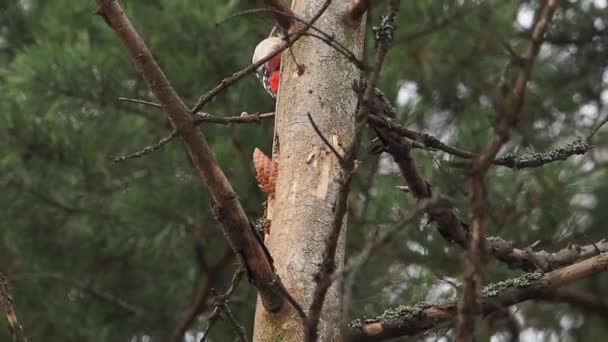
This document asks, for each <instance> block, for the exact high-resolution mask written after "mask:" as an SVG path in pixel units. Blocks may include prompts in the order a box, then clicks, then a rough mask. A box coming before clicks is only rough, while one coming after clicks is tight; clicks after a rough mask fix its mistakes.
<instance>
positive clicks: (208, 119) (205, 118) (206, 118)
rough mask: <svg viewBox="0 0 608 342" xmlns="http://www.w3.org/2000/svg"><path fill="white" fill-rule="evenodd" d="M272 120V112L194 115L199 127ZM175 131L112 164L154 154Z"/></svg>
mask: <svg viewBox="0 0 608 342" xmlns="http://www.w3.org/2000/svg"><path fill="white" fill-rule="evenodd" d="M271 118H274V112H269V113H261V114H260V113H254V114H248V113H245V112H243V113H242V114H241V115H239V116H213V115H211V114H207V113H196V114H195V120H194V124H195V125H200V124H202V123H214V124H221V125H231V124H247V123H259V122H260V121H261V120H265V119H271ZM177 133H178V132H177V131H176V130H173V131H172V132H171V133H170V134H169V135H168V136H166V137H164V138H162V139H161V140H159V141H158V142H157V143H156V144H154V145H150V146H146V147H144V148H143V149H141V150H139V151H137V152H134V153H131V154H128V155H125V156H120V157H114V158H113V161H114V163H121V162H124V161H125V160H129V159H135V158H143V157H145V156H147V155H148V154H150V153H153V152H156V151H157V150H158V149H160V148H161V147H163V146H165V145H166V144H167V143H169V142H170V141H171V140H173V139H174V138H175V137H176V136H177V135H178V134H177Z"/></svg>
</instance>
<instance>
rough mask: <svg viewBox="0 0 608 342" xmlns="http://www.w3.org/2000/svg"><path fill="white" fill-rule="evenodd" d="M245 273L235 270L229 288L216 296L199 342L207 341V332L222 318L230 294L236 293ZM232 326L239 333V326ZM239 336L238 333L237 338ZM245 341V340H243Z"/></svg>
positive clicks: (238, 269)
mask: <svg viewBox="0 0 608 342" xmlns="http://www.w3.org/2000/svg"><path fill="white" fill-rule="evenodd" d="M244 273H245V271H244V270H243V269H242V268H240V267H239V268H237V269H236V271H234V274H233V276H232V280H231V281H230V287H228V289H227V290H226V292H224V294H222V295H220V296H218V297H217V298H216V299H215V307H214V308H213V311H212V312H211V314H209V316H208V317H207V322H208V325H207V329H205V331H204V332H203V336H202V337H201V339H200V341H201V342H205V341H207V336H208V335H209V331H211V328H212V327H213V325H214V324H215V322H216V321H217V320H218V319H219V318H220V317H221V316H222V314H223V313H225V310H226V309H227V308H228V300H229V299H230V297H232V294H233V293H234V291H236V288H237V286H238V285H239V282H240V281H241V279H242V278H243V274H244ZM234 324H236V326H237V327H238V328H237V333H239V332H241V333H242V330H239V328H241V326H240V325H239V324H238V323H236V321H235V322H234ZM240 335H241V334H240V333H239V336H240ZM245 341H247V339H246V338H245Z"/></svg>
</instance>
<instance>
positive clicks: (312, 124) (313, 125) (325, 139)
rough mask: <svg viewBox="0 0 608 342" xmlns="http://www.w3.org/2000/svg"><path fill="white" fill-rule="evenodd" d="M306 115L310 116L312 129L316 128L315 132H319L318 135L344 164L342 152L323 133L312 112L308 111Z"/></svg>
mask: <svg viewBox="0 0 608 342" xmlns="http://www.w3.org/2000/svg"><path fill="white" fill-rule="evenodd" d="M306 116H308V120H309V121H310V125H311V126H312V129H314V130H315V133H317V135H318V136H319V138H321V140H322V141H323V143H324V144H325V145H326V146H327V147H328V148H329V149H330V150H331V152H333V154H334V155H335V156H336V158H337V159H338V161H339V162H340V164H342V163H343V162H344V158H343V157H342V156H341V155H340V152H338V150H336V148H335V147H334V146H333V145H332V144H331V143H330V142H329V140H327V138H326V137H325V136H324V135H323V133H321V130H320V129H319V127H318V126H317V124H316V123H315V121H314V120H313V119H312V116H311V115H310V112H308V113H306Z"/></svg>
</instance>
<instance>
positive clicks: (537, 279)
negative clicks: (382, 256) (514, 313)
mask: <svg viewBox="0 0 608 342" xmlns="http://www.w3.org/2000/svg"><path fill="white" fill-rule="evenodd" d="M607 269H608V253H603V254H600V255H597V256H595V257H592V258H589V259H586V260H584V261H580V262H578V263H576V264H573V265H570V266H568V267H565V268H563V269H560V270H557V271H553V272H550V273H546V274H543V273H541V272H532V273H526V274H524V275H522V276H520V277H517V278H512V279H508V280H505V281H501V282H498V283H494V284H489V285H487V286H485V287H483V289H482V291H481V300H480V301H479V306H478V307H477V308H473V310H474V312H475V314H476V315H487V314H490V313H492V312H494V311H497V310H499V309H502V308H505V307H508V306H511V305H515V304H519V303H522V302H524V301H527V300H530V299H537V298H540V297H541V296H542V295H543V293H545V292H547V291H553V290H555V289H558V288H561V287H564V286H566V285H568V284H571V283H573V282H575V281H580V280H582V279H585V278H588V277H591V276H594V275H596V274H599V273H601V272H604V271H606V270H607ZM456 316H457V309H456V303H455V302H453V301H452V302H447V303H445V304H436V305H431V304H428V303H425V302H421V303H417V304H415V305H412V306H405V305H402V306H399V307H397V308H394V309H389V310H386V311H385V312H384V313H383V314H381V315H379V316H377V317H374V318H371V319H368V318H364V319H357V320H354V321H352V322H351V323H350V324H349V329H348V336H347V338H346V340H347V341H353V342H354V341H382V340H387V339H390V338H395V337H399V336H412V335H416V334H419V333H422V332H424V331H428V330H430V329H433V328H436V327H438V326H440V325H441V324H445V323H449V322H453V321H454V320H455V319H456Z"/></svg>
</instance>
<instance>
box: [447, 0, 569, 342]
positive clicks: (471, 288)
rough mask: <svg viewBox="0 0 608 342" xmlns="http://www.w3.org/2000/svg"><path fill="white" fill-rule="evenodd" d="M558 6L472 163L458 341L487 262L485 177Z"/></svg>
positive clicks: (464, 336)
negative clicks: (491, 134) (469, 222)
mask: <svg viewBox="0 0 608 342" xmlns="http://www.w3.org/2000/svg"><path fill="white" fill-rule="evenodd" d="M556 6H557V0H546V1H545V3H544V5H543V6H542V8H541V9H540V10H539V12H538V14H537V19H536V22H535V23H534V25H533V27H534V28H533V30H532V42H531V44H530V46H529V47H528V49H527V51H526V53H525V55H524V57H523V60H522V61H521V64H522V70H521V71H520V73H519V75H518V76H517V78H516V79H515V80H514V81H513V83H512V85H507V87H510V89H507V90H506V94H505V95H504V96H503V98H502V99H501V100H500V101H501V103H500V104H499V105H498V124H497V128H496V131H495V133H494V138H493V139H492V141H491V142H490V144H489V145H488V146H487V148H486V149H485V150H484V151H483V152H482V153H481V154H480V156H479V157H477V158H476V159H475V160H474V161H473V168H472V173H471V198H470V202H471V209H472V212H473V220H472V226H471V228H472V229H471V236H470V238H471V242H470V244H469V248H468V249H467V251H466V265H465V275H464V292H463V294H462V298H461V301H460V303H459V305H458V325H457V327H456V337H455V340H456V341H457V342H468V341H470V340H471V337H472V336H473V330H474V328H475V321H474V319H475V315H474V312H473V308H476V307H477V300H478V298H479V295H480V291H481V275H482V273H483V267H484V262H485V260H484V256H485V253H484V252H485V249H484V241H485V226H486V220H487V216H488V199H487V191H486V185H485V181H484V178H485V174H486V172H487V170H488V168H489V167H490V165H491V163H492V160H494V158H496V155H497V154H498V152H499V151H500V149H501V148H502V146H503V145H504V144H505V143H506V142H507V141H509V139H510V137H511V129H512V127H513V126H514V125H515V123H516V122H517V120H518V117H519V114H520V112H521V109H522V107H523V104H524V98H525V93H526V85H527V83H528V80H529V79H530V74H531V72H532V66H533V64H534V61H535V59H536V57H537V56H538V53H539V51H540V47H541V45H542V38H543V36H544V34H545V31H546V30H547V28H548V26H549V23H550V22H551V19H552V18H553V12H554V11H555V7H556Z"/></svg>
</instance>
